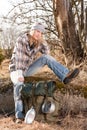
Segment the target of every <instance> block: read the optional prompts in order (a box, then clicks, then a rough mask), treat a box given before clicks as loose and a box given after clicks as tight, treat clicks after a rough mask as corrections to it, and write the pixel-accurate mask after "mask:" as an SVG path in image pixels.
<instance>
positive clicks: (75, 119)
mask: <svg viewBox="0 0 87 130" xmlns="http://www.w3.org/2000/svg"><path fill="white" fill-rule="evenodd" d="M55 53H56V52H55ZM57 55H58V54H57V53H56V57H57ZM58 60H59V61H60V62H61V60H60V59H58ZM8 64H9V59H6V60H4V61H3V62H2V64H1V66H0V89H1V90H2V88H3V86H5V88H6V85H8V84H11V83H10V78H9V71H8ZM38 76H40V77H42V78H43V77H45V78H48V77H49V78H51V79H56V78H57V77H56V76H55V75H54V74H53V72H52V71H51V70H50V69H48V68H47V67H44V68H43V69H42V70H41V71H40V73H38ZM70 85H71V86H76V85H78V86H87V66H86V65H85V66H84V68H82V69H81V70H80V73H79V75H78V77H77V78H76V79H75V80H73V81H72V82H71V83H70ZM81 103H82V102H81ZM86 103H87V99H86ZM77 104H78V103H77ZM77 104H76V105H77ZM85 105H86V110H87V104H85ZM78 107H79V106H78ZM8 108H9V109H8ZM13 109H14V101H13V92H12V86H11V87H9V89H8V90H7V91H6V90H5V91H4V92H0V130H20V129H21V130H87V111H86V112H85V114H83V113H79V114H77V115H75V116H70V115H69V114H68V115H66V116H65V117H64V118H58V117H56V118H58V119H57V120H54V121H49V122H46V121H44V120H42V119H40V117H39V118H38V119H37V120H34V122H33V123H32V124H30V125H29V124H25V123H24V122H23V123H22V124H16V123H15V117H14V114H11V115H10V116H8V115H7V114H8V113H9V111H12V110H13Z"/></svg>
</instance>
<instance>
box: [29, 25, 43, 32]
mask: <svg viewBox="0 0 87 130" xmlns="http://www.w3.org/2000/svg"><path fill="white" fill-rule="evenodd" d="M31 30H38V31H40V32H41V33H44V32H45V27H44V25H42V24H41V23H35V24H33V25H32V27H31Z"/></svg>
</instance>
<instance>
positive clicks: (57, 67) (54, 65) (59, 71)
mask: <svg viewBox="0 0 87 130" xmlns="http://www.w3.org/2000/svg"><path fill="white" fill-rule="evenodd" d="M45 65H47V66H48V67H49V68H50V69H51V70H52V71H53V72H54V73H55V74H56V75H57V76H58V78H59V79H60V80H61V81H63V80H64V78H65V77H66V75H67V74H68V73H69V69H68V68H66V67H64V66H63V65H62V64H60V63H59V62H58V61H56V60H55V59H54V58H53V57H52V56H50V55H42V56H41V57H40V58H38V59H37V60H36V61H35V62H34V63H33V64H31V65H30V66H29V68H28V70H27V72H26V73H25V74H24V76H25V77H27V76H31V75H34V74H36V73H37V72H38V71H40V69H41V68H42V67H44V66H45Z"/></svg>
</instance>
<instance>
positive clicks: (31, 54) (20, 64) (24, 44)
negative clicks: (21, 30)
mask: <svg viewBox="0 0 87 130" xmlns="http://www.w3.org/2000/svg"><path fill="white" fill-rule="evenodd" d="M49 51H50V50H49V46H48V45H47V43H46V42H45V43H41V44H40V45H39V46H38V47H37V48H35V47H34V46H33V45H32V46H30V45H29V39H28V37H27V34H24V35H22V36H19V37H18V39H17V42H16V45H15V47H14V50H13V54H12V58H11V63H10V65H9V70H10V71H11V72H12V71H15V70H18V69H19V70H22V71H25V70H27V69H28V67H29V65H30V64H32V63H33V61H34V58H35V56H36V54H37V53H38V52H41V53H42V54H49Z"/></svg>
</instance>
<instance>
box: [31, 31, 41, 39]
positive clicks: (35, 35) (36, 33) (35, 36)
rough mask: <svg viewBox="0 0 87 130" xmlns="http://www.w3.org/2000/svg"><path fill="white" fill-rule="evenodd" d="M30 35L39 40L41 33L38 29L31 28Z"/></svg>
mask: <svg viewBox="0 0 87 130" xmlns="http://www.w3.org/2000/svg"><path fill="white" fill-rule="evenodd" d="M32 36H33V37H34V38H35V39H36V40H39V39H41V37H42V33H41V32H40V31H38V30H32Z"/></svg>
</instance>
